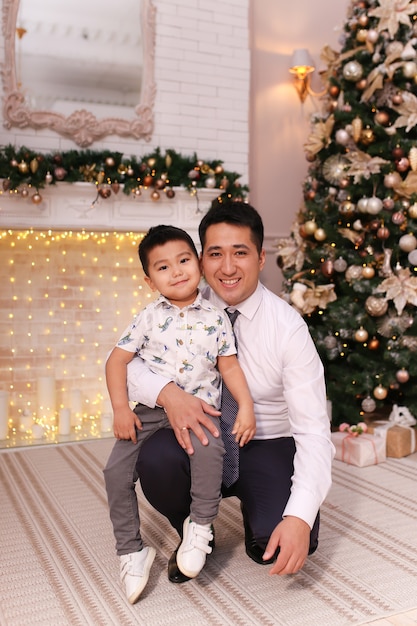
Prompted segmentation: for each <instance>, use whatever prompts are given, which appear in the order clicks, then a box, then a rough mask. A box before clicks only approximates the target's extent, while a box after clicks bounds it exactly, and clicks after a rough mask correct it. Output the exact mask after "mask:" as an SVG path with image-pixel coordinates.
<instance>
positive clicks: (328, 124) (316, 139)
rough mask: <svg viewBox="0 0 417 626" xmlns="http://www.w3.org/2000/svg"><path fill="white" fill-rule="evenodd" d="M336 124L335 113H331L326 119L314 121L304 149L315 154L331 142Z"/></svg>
mask: <svg viewBox="0 0 417 626" xmlns="http://www.w3.org/2000/svg"><path fill="white" fill-rule="evenodd" d="M333 126H334V115H329V117H328V118H327V119H326V120H318V121H317V122H314V124H313V127H312V132H311V134H310V135H309V136H308V138H307V141H306V143H305V144H304V149H305V151H306V152H307V154H309V155H311V156H314V155H316V154H317V153H318V152H320V150H322V149H323V148H327V146H328V145H329V144H330V141H331V139H330V136H331V134H332V131H333Z"/></svg>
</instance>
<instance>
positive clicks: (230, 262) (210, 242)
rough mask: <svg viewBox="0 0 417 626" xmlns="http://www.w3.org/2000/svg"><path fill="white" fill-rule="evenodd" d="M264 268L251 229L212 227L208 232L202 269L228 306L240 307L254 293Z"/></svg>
mask: <svg viewBox="0 0 417 626" xmlns="http://www.w3.org/2000/svg"><path fill="white" fill-rule="evenodd" d="M264 265H265V250H262V251H261V254H258V251H257V249H256V246H255V244H254V243H253V241H252V239H251V230H250V228H249V226H235V225H232V224H226V223H224V222H222V223H220V224H213V225H212V226H209V227H208V228H207V231H206V242H205V246H204V250H203V252H202V257H201V266H202V270H203V274H204V276H205V279H206V281H207V282H208V284H209V285H210V287H211V288H212V289H214V291H215V292H216V293H217V295H218V296H220V298H222V299H223V300H224V301H225V302H226V303H227V304H228V305H229V306H237V305H238V304H240V303H241V302H243V300H246V298H248V297H249V296H251V295H252V294H253V292H254V291H255V289H256V287H257V284H258V279H259V273H260V271H261V270H262V268H263V267H264Z"/></svg>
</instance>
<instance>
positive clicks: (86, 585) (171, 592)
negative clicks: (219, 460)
mask: <svg viewBox="0 0 417 626" xmlns="http://www.w3.org/2000/svg"><path fill="white" fill-rule="evenodd" d="M111 446H112V440H108V439H107V440H96V441H91V442H82V443H73V444H66V445H55V446H49V445H48V446H39V447H33V448H21V449H15V450H4V451H1V452H0V477H1V479H0V506H1V513H0V549H1V556H0V594H1V601H0V624H1V625H2V626H26V625H27V626H33V625H34V624H36V625H38V626H59V625H62V626H78V625H80V626H84V625H91V626H108V625H120V626H125V625H126V626H128V625H142V624H143V625H146V626H159V625H160V626H165V625H172V626H177V625H178V626H188V625H190V626H200V625H202V626H205V625H207V626H225V625H229V624H230V625H233V626H246V625H257V626H274V625H278V626H279V625H282V626H284V625H285V626H326V625H328V626H344V625H351V624H357V625H359V624H364V623H366V622H370V621H372V620H374V619H376V618H378V617H384V616H389V615H393V614H397V613H401V612H402V611H405V610H408V609H412V608H415V607H417V593H416V591H417V499H416V494H417V488H416V485H417V454H414V455H412V456H410V457H406V458H404V459H389V460H388V461H387V462H386V463H383V464H381V465H378V466H372V467H366V468H356V467H352V466H349V465H345V464H343V463H341V462H339V461H335V463H334V484H333V487H332V490H331V493H330V495H329V497H328V499H327V501H326V503H325V504H324V505H323V507H322V525H321V535H320V545H319V549H318V551H317V552H316V553H315V554H314V555H313V556H312V557H310V558H309V560H308V563H307V565H306V566H305V568H304V569H303V571H302V572H300V573H298V574H296V575H294V576H291V577H284V578H279V577H276V576H269V575H268V571H269V567H267V566H259V565H256V564H255V563H253V562H252V561H251V560H249V559H248V558H247V556H246V555H245V553H244V549H243V530H242V521H241V515H240V511H239V505H238V502H237V500H236V499H235V498H229V499H228V500H225V501H223V502H222V505H221V511H220V515H219V517H218V519H217V520H216V523H215V528H216V549H215V551H214V552H213V554H212V555H211V556H210V557H209V558H208V561H207V565H206V567H205V568H204V570H203V572H202V573H201V574H200V575H199V577H198V578H197V579H195V580H193V581H190V582H188V583H186V584H183V585H173V584H171V583H169V582H168V579H167V575H166V565H167V559H168V558H169V555H170V554H171V552H172V550H173V548H174V547H175V545H176V543H177V537H176V534H175V533H174V532H173V531H172V530H171V528H170V526H169V524H168V523H167V522H166V520H165V519H164V518H162V517H161V516H160V515H158V514H157V513H155V512H154V511H153V510H152V509H151V507H150V506H149V505H148V503H147V502H146V501H145V500H144V498H143V497H142V496H139V497H140V502H141V517H142V529H143V535H144V538H145V541H146V543H148V544H151V545H154V546H155V547H156V548H157V557H156V560H155V562H154V565H153V568H152V571H151V577H150V581H149V583H148V586H147V588H146V590H145V592H144V595H143V596H142V598H141V599H140V601H139V602H138V603H137V604H136V605H134V606H130V605H129V604H128V603H127V601H126V599H125V597H124V593H123V589H122V587H121V585H120V583H119V578H118V558H117V557H116V554H115V551H114V539H113V535H112V529H111V525H110V521H109V518H108V510H107V501H106V495H105V491H104V483H103V476H102V467H103V465H104V463H105V461H106V459H107V456H108V454H109V451H110V449H111Z"/></svg>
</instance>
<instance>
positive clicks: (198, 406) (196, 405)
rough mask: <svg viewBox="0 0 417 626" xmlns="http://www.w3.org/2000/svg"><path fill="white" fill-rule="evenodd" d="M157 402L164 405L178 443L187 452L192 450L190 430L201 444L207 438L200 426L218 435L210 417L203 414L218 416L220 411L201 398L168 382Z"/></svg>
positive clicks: (205, 443) (205, 441)
mask: <svg viewBox="0 0 417 626" xmlns="http://www.w3.org/2000/svg"><path fill="white" fill-rule="evenodd" d="M157 403H158V404H159V406H162V407H164V410H165V413H166V414H167V417H168V419H169V423H170V424H171V426H172V428H173V431H174V433H175V436H176V438H177V441H178V443H179V444H180V446H181V447H182V448H184V450H186V451H187V452H188V454H193V452H194V448H193V446H192V445H191V439H190V432H189V431H190V430H192V431H193V432H194V434H195V435H196V436H197V437H198V439H199V440H200V441H201V443H202V444H203V446H207V445H208V439H207V436H206V434H205V432H204V430H203V429H202V428H201V426H204V427H205V428H207V430H208V431H209V432H211V434H212V435H213V436H214V437H219V436H220V433H219V431H218V429H217V428H216V427H215V425H214V424H213V422H212V421H211V419H210V418H208V417H207V415H205V413H208V414H209V415H212V416H219V415H220V411H216V409H214V408H213V407H212V406H210V405H209V404H207V403H206V402H204V401H203V400H200V399H199V398H197V397H196V396H192V395H191V394H189V393H187V392H185V391H183V390H182V389H180V388H179V387H177V385H176V384H175V383H173V382H170V383H168V384H167V385H165V387H163V389H162V390H161V392H160V394H159V396H158V399H157Z"/></svg>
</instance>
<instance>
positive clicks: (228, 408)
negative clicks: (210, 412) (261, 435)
mask: <svg viewBox="0 0 417 626" xmlns="http://www.w3.org/2000/svg"><path fill="white" fill-rule="evenodd" d="M225 311H226V313H227V315H228V316H229V319H230V321H231V323H232V327H233V325H234V323H235V321H236V318H237V316H238V315H239V311H232V312H231V311H228V310H227V309H225ZM236 348H237V344H236ZM220 409H221V416H220V429H221V431H222V438H223V443H224V447H225V451H226V453H225V455H224V458H223V484H224V486H225V487H230V486H231V485H233V484H234V483H235V482H236V481H237V479H238V478H239V444H238V443H236V441H235V437H234V435H232V428H233V424H234V423H235V420H236V416H237V410H238V406H237V402H236V400H235V399H234V397H233V396H232V394H231V393H230V391H229V389H228V388H227V386H226V385H225V384H224V383H223V392H222V402H221V407H220Z"/></svg>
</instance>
